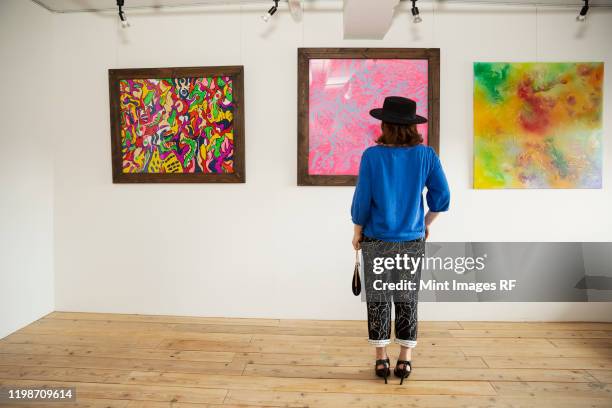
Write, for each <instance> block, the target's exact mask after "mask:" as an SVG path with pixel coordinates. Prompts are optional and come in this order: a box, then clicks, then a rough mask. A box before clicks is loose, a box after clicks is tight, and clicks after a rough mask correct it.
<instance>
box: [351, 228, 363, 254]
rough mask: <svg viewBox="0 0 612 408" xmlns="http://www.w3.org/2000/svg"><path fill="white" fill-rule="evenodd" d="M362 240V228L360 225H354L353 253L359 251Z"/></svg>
mask: <svg viewBox="0 0 612 408" xmlns="http://www.w3.org/2000/svg"><path fill="white" fill-rule="evenodd" d="M362 238H363V228H362V227H361V225H355V228H354V229H353V248H354V249H355V251H359V250H360V249H361V240H362Z"/></svg>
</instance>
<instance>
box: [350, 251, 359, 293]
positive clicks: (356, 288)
mask: <svg viewBox="0 0 612 408" xmlns="http://www.w3.org/2000/svg"><path fill="white" fill-rule="evenodd" d="M359 266H360V262H359V251H355V269H354V270H353V279H352V281H351V289H352V290H353V295H355V296H359V294H360V293H361V276H359Z"/></svg>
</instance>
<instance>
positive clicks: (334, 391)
mask: <svg viewBox="0 0 612 408" xmlns="http://www.w3.org/2000/svg"><path fill="white" fill-rule="evenodd" d="M366 336H367V332H366V326H365V323H364V322H354V321H312V320H274V319H269V320H268V319H227V318H198V317H174V316H145V315H121V314H92V313H65V312H55V313H52V314H50V315H48V316H46V317H44V318H42V319H40V320H38V321H36V322H34V323H32V324H30V325H29V326H27V327H25V328H23V329H21V330H19V331H18V332H16V333H13V334H11V335H10V336H8V337H6V338H4V339H2V340H0V387H2V386H39V385H47V386H74V387H76V390H77V396H78V403H77V404H72V405H59V404H53V405H51V404H48V405H47V406H52V407H60V406H71V407H75V406H78V407H95V408H102V407H113V408H114V407H117V408H119V407H121V408H123V407H128V408H161V407H175V408H188V407H225V408H228V407H237V406H256V407H262V406H274V407H279V406H290V407H440V408H447V407H538V408H541V407H555V408H563V407H581V408H583V407H602V408H603V407H606V408H610V407H612V391H611V390H612V323H495V322H420V323H419V344H418V347H417V349H416V350H415V353H414V356H413V367H414V372H413V374H412V375H411V376H410V378H409V380H408V381H407V383H405V384H404V385H403V386H400V385H399V382H398V380H397V379H395V378H393V379H391V381H390V383H389V385H385V384H384V383H383V381H382V380H380V379H378V378H376V377H374V375H373V355H372V353H373V349H372V348H371V347H370V346H369V345H367V343H366ZM390 351H391V353H390V357H391V361H392V363H393V361H394V360H395V359H397V352H398V349H397V347H395V346H394V347H391V349H390ZM25 406H27V405H24V404H19V405H15V407H21V408H23V407H25ZM31 406H33V407H39V408H40V407H41V406H42V405H40V404H37V405H31Z"/></svg>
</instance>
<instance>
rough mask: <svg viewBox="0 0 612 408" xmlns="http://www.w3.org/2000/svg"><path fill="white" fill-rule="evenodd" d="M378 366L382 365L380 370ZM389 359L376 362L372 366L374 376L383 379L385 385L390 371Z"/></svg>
mask: <svg viewBox="0 0 612 408" xmlns="http://www.w3.org/2000/svg"><path fill="white" fill-rule="evenodd" d="M379 365H382V367H381V368H378V366H379ZM389 367H390V363H389V357H387V358H385V359H380V360H376V363H375V365H374V371H376V375H377V376H379V377H383V378H384V379H385V384H386V383H387V377H389V375H390V374H391V370H390V369H389Z"/></svg>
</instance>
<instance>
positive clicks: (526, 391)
mask: <svg viewBox="0 0 612 408" xmlns="http://www.w3.org/2000/svg"><path fill="white" fill-rule="evenodd" d="M492 384H493V387H495V391H497V393H498V394H499V395H502V396H533V397H556V396H559V394H566V395H572V396H574V397H584V398H592V397H596V398H609V399H610V402H612V385H610V384H602V383H567V382H566V383H557V382H498V381H494V382H492Z"/></svg>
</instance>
